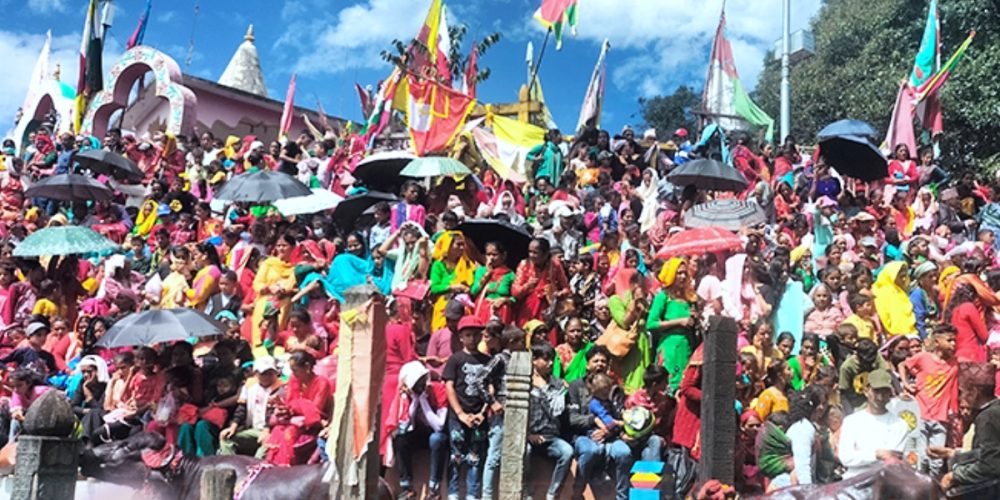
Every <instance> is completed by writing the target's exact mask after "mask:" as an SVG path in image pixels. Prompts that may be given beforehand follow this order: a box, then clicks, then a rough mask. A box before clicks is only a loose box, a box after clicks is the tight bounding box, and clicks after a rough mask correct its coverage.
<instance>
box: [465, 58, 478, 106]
mask: <svg viewBox="0 0 1000 500" xmlns="http://www.w3.org/2000/svg"><path fill="white" fill-rule="evenodd" d="M478 49H479V47H477V46H475V45H473V46H472V54H469V66H468V67H467V68H465V82H464V88H463V89H462V91H463V92H465V94H466V95H468V96H469V97H471V98H473V99H475V98H476V73H479V66H478V64H477V60H478V55H479V50H478Z"/></svg>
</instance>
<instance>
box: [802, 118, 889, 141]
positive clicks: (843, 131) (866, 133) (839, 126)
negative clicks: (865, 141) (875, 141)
mask: <svg viewBox="0 0 1000 500" xmlns="http://www.w3.org/2000/svg"><path fill="white" fill-rule="evenodd" d="M844 135H859V136H862V137H873V138H874V137H875V136H876V135H878V132H876V131H875V127H873V126H871V125H869V124H868V123H866V122H863V121H861V120H852V119H846V120H839V121H835V122H833V123H831V124H829V125H827V126H825V127H823V130H820V131H819V133H818V134H816V137H818V138H819V140H821V141H822V140H823V139H828V138H830V137H838V136H844Z"/></svg>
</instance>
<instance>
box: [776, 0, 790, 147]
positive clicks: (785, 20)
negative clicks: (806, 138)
mask: <svg viewBox="0 0 1000 500" xmlns="http://www.w3.org/2000/svg"><path fill="white" fill-rule="evenodd" d="M790 4H791V1H790V0H784V1H783V2H782V7H781V20H782V21H781V136H780V137H779V140H780V141H781V142H782V143H784V141H785V138H786V137H788V134H790V133H791V132H792V96H791V94H792V89H791V83H790V82H789V80H788V73H789V66H790V63H789V61H788V58H789V52H791V45H792V44H791V35H790V33H789V29H790V25H791V5H790Z"/></svg>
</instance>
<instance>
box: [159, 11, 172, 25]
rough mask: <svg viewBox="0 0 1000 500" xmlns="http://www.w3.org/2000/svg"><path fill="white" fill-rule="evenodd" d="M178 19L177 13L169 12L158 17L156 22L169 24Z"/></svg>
mask: <svg viewBox="0 0 1000 500" xmlns="http://www.w3.org/2000/svg"><path fill="white" fill-rule="evenodd" d="M176 17H177V11H174V10H168V11H166V12H164V13H162V14H159V15H157V16H156V22H158V23H169V22H170V21H173V20H174V19H175V18H176Z"/></svg>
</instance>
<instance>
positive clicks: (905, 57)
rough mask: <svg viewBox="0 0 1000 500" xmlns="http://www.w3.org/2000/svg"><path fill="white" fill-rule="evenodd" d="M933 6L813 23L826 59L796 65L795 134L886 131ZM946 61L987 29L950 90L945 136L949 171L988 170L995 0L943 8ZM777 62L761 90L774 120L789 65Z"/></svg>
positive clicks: (996, 46)
mask: <svg viewBox="0 0 1000 500" xmlns="http://www.w3.org/2000/svg"><path fill="white" fill-rule="evenodd" d="M928 3H929V2H927V1H917V0H827V1H826V2H825V3H824V5H823V7H822V9H821V10H820V12H819V14H818V15H817V16H816V18H815V19H813V21H812V26H811V29H812V31H813V34H814V35H815V37H816V53H815V55H813V56H812V57H810V58H809V59H806V60H805V61H803V62H802V63H800V64H798V65H796V66H794V67H793V68H792V73H791V86H792V132H793V134H794V135H795V137H796V138H797V139H798V140H799V141H800V142H803V143H807V144H808V143H810V142H813V141H815V133H816V132H818V131H819V130H820V129H821V128H822V127H823V126H824V125H826V124H827V123H830V122H832V121H835V120H839V119H842V118H848V117H849V118H856V119H861V120H865V121H867V122H869V123H871V124H872V125H874V126H875V127H876V129H878V130H879V131H881V132H884V131H885V130H886V128H887V127H888V126H889V121H890V119H891V114H892V107H893V104H894V103H895V99H896V93H897V92H898V90H899V83H900V82H901V81H902V80H903V79H904V78H906V77H908V76H909V72H910V70H911V68H912V66H913V58H914V56H915V55H916V53H917V49H918V47H919V45H920V38H921V35H922V34H923V27H924V22H925V21H926V19H927V6H928ZM938 5H939V7H938V9H939V12H940V16H941V52H942V62H944V60H946V59H947V58H948V57H949V56H950V55H951V54H952V53H953V52H954V51H955V49H956V48H958V46H959V45H960V44H961V43H962V41H963V40H964V39H965V37H966V36H967V35H968V32H969V30H972V29H977V28H978V29H979V31H978V33H977V35H976V39H975V41H974V42H973V43H972V46H971V47H970V48H969V50H968V51H967V52H966V56H965V58H964V59H963V60H962V62H961V63H960V64H959V66H958V68H957V70H956V71H955V72H954V73H953V74H952V76H951V79H949V80H948V82H947V83H946V84H945V85H944V88H943V89H942V91H941V102H942V106H943V109H944V127H945V133H944V137H943V138H942V151H943V153H944V155H945V161H944V164H945V165H947V166H950V167H952V168H975V169H981V168H983V167H984V166H987V164H989V163H992V162H994V161H995V160H996V158H997V154H998V151H1000V124H998V122H997V120H996V117H997V116H998V114H1000V85H997V83H996V75H997V74H1000V57H997V55H996V54H998V53H1000V34H998V33H997V31H996V30H994V29H992V28H993V26H994V25H995V23H996V20H997V19H1000V2H997V1H995V0H947V1H943V2H939V4H938ZM771 56H772V54H768V55H767V57H766V59H765V66H764V71H763V72H762V73H761V76H760V79H759V80H758V83H757V89H756V91H755V92H754V98H755V100H756V102H757V103H758V104H759V105H760V106H761V108H763V109H764V111H766V112H767V113H768V114H770V115H771V116H775V117H776V116H778V115H779V108H780V97H779V96H780V90H779V89H780V82H781V64H780V62H778V61H774V60H773V59H772V57H771Z"/></svg>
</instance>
